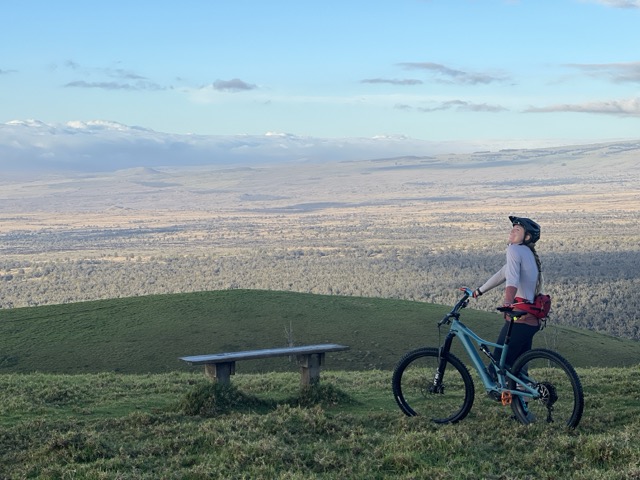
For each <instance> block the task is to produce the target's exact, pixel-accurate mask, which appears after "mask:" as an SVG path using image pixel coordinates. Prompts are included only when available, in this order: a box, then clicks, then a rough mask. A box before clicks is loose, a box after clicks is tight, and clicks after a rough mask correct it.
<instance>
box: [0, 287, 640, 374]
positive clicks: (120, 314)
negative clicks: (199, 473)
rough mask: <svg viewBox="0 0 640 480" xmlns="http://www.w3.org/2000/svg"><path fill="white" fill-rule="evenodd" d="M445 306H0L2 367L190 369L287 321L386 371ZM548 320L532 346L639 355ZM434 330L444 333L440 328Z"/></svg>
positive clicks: (135, 302) (141, 300)
mask: <svg viewBox="0 0 640 480" xmlns="http://www.w3.org/2000/svg"><path fill="white" fill-rule="evenodd" d="M449 309H450V306H443V305H432V304H427V303H420V302H411V301H402V300H390V299H379V298H358V297H340V296H323V295H312V294H300V293H292V292H274V291H254V290H225V291H213V292H199V293H188V294H175V295H157V296H147V297H133V298H124V299H113V300H102V301H93V302H84V303H74V304H65V305H53V306H41V307H29V308H17V309H12V310H0V373H18V372H25V373H26V372H47V373H62V374H69V373H76V374H77V373H99V372H120V373H143V374H144V373H163V372H171V371H194V370H196V368H197V367H191V366H188V365H187V364H185V363H184V362H182V361H180V360H178V357H181V356H186V355H197V354H207V353H217V352H226V351H235V350H247V349H257V348H272V347H279V346H285V345H286V342H287V339H286V335H285V329H289V328H292V330H293V337H294V341H295V343H296V345H304V344H311V343H324V342H329V343H341V344H344V345H348V346H350V349H349V350H347V351H345V352H336V353H329V354H327V359H326V361H327V368H329V369H334V370H350V371H366V370H371V369H380V370H390V369H392V368H393V366H394V365H395V363H396V362H397V361H398V359H399V358H400V357H401V356H402V354H403V353H404V352H406V351H408V350H410V349H413V348H416V347H419V346H423V345H432V346H435V345H437V344H439V341H440V340H439V337H438V330H437V327H436V323H437V321H438V320H440V318H442V316H443V315H444V314H445V313H446V312H447V311H448V310H449ZM462 319H463V321H464V322H465V323H466V324H467V325H469V326H471V327H472V328H474V329H476V330H477V332H478V333H479V334H480V335H481V336H483V337H484V338H486V339H488V340H491V341H493V340H495V338H496V336H497V333H498V331H499V329H500V327H501V325H502V320H501V318H500V317H499V316H498V315H497V314H492V313H487V312H481V311H474V310H471V309H469V310H465V311H463V317H462ZM549 323H550V326H549V327H547V329H546V330H544V331H543V332H541V333H539V334H538V335H537V336H536V345H537V346H541V347H550V348H553V349H555V350H558V351H559V352H560V353H562V354H563V355H565V356H566V357H567V358H568V359H569V360H570V361H571V363H572V364H573V365H574V366H577V367H581V366H582V367H587V366H626V365H635V364H637V363H638V361H639V359H640V342H636V341H633V340H624V339H619V338H614V337H610V336H606V335H601V334H597V333H594V332H590V331H587V330H579V329H575V328H567V327H562V326H558V325H556V324H555V323H554V322H553V321H551V322H549ZM441 333H442V338H444V335H445V334H446V331H445V329H443V331H442V332H441ZM458 353H460V351H459V350H458ZM463 358H465V357H464V356H463ZM292 370H295V366H294V364H292V363H291V362H289V361H288V359H286V358H277V359H269V360H255V361H245V362H239V363H238V364H237V372H238V373H251V372H259V371H263V372H266V371H292Z"/></svg>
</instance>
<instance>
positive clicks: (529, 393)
mask: <svg viewBox="0 0 640 480" xmlns="http://www.w3.org/2000/svg"><path fill="white" fill-rule="evenodd" d="M461 290H463V291H464V295H463V297H462V298H461V299H460V300H459V301H458V303H457V304H456V305H455V306H454V307H453V309H452V310H451V312H449V313H448V314H447V315H445V317H444V318H443V319H442V320H441V321H440V323H438V327H440V326H442V325H443V324H445V323H450V324H451V327H450V329H449V333H448V334H447V337H446V338H445V340H444V342H443V344H442V345H441V346H440V354H441V355H442V354H447V353H449V351H450V349H451V344H452V343H453V340H454V338H456V337H457V338H458V339H459V340H460V343H462V346H463V347H464V349H465V351H466V352H467V355H468V356H469V358H470V360H471V362H472V363H473V366H474V368H475V369H476V371H477V372H478V375H479V376H480V379H481V380H482V383H483V385H484V387H485V390H486V391H487V393H490V392H497V393H498V394H500V395H501V398H502V400H503V403H504V402H505V401H507V400H506V399H510V398H511V397H512V396H518V397H523V398H527V399H536V398H538V397H539V396H540V394H539V393H538V391H537V390H535V389H533V388H531V387H530V386H529V385H527V382H528V381H529V379H528V378H525V379H522V378H518V377H516V376H515V375H513V374H512V373H511V371H509V369H508V368H506V366H505V360H506V358H507V352H508V351H509V338H510V337H511V328H512V327H513V322H514V318H517V316H515V317H514V316H512V317H511V323H510V325H509V330H508V333H507V335H506V338H505V343H504V344H498V343H494V342H489V341H487V340H485V339H483V338H481V337H480V336H478V335H477V334H476V333H475V332H474V331H473V330H471V329H470V328H469V327H467V326H466V325H465V324H464V323H462V322H461V321H460V310H462V309H463V308H465V307H466V306H467V304H468V303H469V302H468V299H469V297H470V296H471V295H472V292H471V290H470V289H466V288H465V289H461ZM474 343H475V345H477V348H476V346H475V345H474ZM489 347H493V348H500V349H501V354H500V360H499V361H498V362H496V361H495V359H494V358H493V356H492V355H491V352H490V351H489ZM478 350H480V351H482V352H483V353H484V354H485V355H487V356H488V357H489V358H490V359H491V363H492V364H493V366H494V368H495V370H496V374H497V377H498V380H497V381H494V380H493V379H492V378H491V377H490V376H489V374H488V372H487V369H486V367H485V365H484V362H483V361H482V358H481V357H480V354H479V353H478ZM446 363H447V362H446V361H445V360H444V359H442V360H440V366H439V367H438V371H437V373H436V376H435V379H434V386H437V383H438V382H439V379H441V378H442V377H443V374H444V368H445V367H446ZM508 379H511V380H513V381H514V382H515V384H516V386H517V387H518V388H517V389H515V390H513V389H510V388H508V386H507V380H508Z"/></svg>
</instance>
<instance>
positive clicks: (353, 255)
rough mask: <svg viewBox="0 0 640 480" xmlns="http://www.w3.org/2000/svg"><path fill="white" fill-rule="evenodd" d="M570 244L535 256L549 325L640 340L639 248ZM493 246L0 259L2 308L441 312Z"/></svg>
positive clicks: (473, 280) (489, 305) (484, 304)
mask: <svg viewBox="0 0 640 480" xmlns="http://www.w3.org/2000/svg"><path fill="white" fill-rule="evenodd" d="M578 243H579V242H578ZM574 246H575V245H572V248H571V249H567V248H563V246H562V245H559V244H555V245H554V244H553V242H551V244H550V245H548V247H551V248H546V251H544V252H543V251H542V249H540V250H541V257H542V261H543V268H544V274H545V278H546V291H547V293H549V294H550V295H551V296H552V297H553V310H552V312H553V313H552V317H551V322H557V323H559V324H563V325H571V326H576V327H580V328H587V329H590V330H595V331H599V332H602V333H607V334H611V335H614V336H618V337H626V338H632V339H636V340H640V322H639V321H638V311H640V297H639V296H638V295H637V292H638V289H639V287H640V279H639V278H638V275H637V268H638V265H640V249H638V248H630V249H626V250H617V251H613V250H608V251H594V249H593V248H592V249H586V250H585V251H579V249H575V248H573V247H574ZM494 247H495V246H494ZM494 247H490V246H489V245H488V244H486V243H485V244H478V245H476V247H475V248H467V249H460V248H456V247H455V246H448V247H446V248H442V249H426V248H417V247H403V248H398V247H394V246H389V245H380V246H375V247H356V246H342V247H332V248H317V247H309V248H305V247H300V248H258V249H255V250H250V249H245V250H242V251H238V252H235V253H226V254H220V253H206V252H198V253H186V254H179V253H176V252H174V253H171V254H167V255H153V256H148V255H147V256H143V255H136V254H135V253H128V254H124V255H123V254H119V253H109V254H103V255H101V256H97V257H94V258H72V257H58V258H50V259H40V260H27V259H26V258H25V257H22V258H20V257H15V256H14V257H7V258H4V259H2V260H0V306H2V307H3V308H15V307H23V306H36V305H45V304H60V303H70V302H80V301H87V300H96V299H105V298H122V297H129V296H138V295H149V294H164V293H179V292H192V291H204V290H221V289H235V288H243V289H244V288H248V289H267V290H284V291H296V292H308V293H316V294H328V295H345V296H365V297H384V298H397V299H407V300H414V301H427V302H433V303H440V304H447V305H448V304H452V303H453V302H454V301H455V300H456V298H457V296H458V294H459V292H458V291H457V288H458V287H460V286H470V287H477V286H478V285H480V284H482V283H483V282H484V280H486V278H488V276H490V275H491V274H493V273H494V272H495V271H496V270H497V269H499V268H500V267H501V265H502V264H503V262H504V251H500V249H496V248H494ZM501 299H502V297H501V293H499V292H498V291H497V290H496V291H495V292H490V293H488V294H487V295H484V296H483V297H481V298H479V299H478V300H477V301H476V303H474V304H473V305H472V307H473V308H479V309H484V310H489V311H491V310H494V309H495V306H496V305H498V304H499V303H500V302H501Z"/></svg>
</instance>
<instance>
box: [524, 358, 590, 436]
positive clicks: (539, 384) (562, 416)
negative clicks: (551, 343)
mask: <svg viewBox="0 0 640 480" xmlns="http://www.w3.org/2000/svg"><path fill="white" fill-rule="evenodd" d="M516 368H517V369H518V371H520V372H527V375H526V377H527V379H528V380H527V383H528V384H529V385H530V386H532V387H533V388H534V389H535V390H537V392H538V395H539V398H537V399H531V400H529V401H528V402H527V401H524V402H523V401H517V402H514V404H513V410H514V412H515V413H516V416H517V417H518V418H519V419H520V421H522V422H523V423H534V422H536V423H540V422H542V423H545V424H546V425H547V427H548V428H557V429H564V428H566V427H571V428H574V427H576V426H577V425H578V422H579V421H580V418H581V416H582V411H583V408H584V397H583V393H582V385H581V384H580V379H579V378H578V376H577V375H576V373H575V371H574V370H573V368H572V367H571V365H570V364H569V363H568V362H567V361H566V360H565V359H564V358H563V357H561V356H560V355H558V354H557V353H555V352H550V351H546V350H537V351H536V350H532V351H530V352H527V353H526V354H524V355H523V356H522V358H521V359H519V360H518V361H517V362H516V365H514V371H515V370H516Z"/></svg>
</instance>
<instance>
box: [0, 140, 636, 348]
mask: <svg viewBox="0 0 640 480" xmlns="http://www.w3.org/2000/svg"><path fill="white" fill-rule="evenodd" d="M639 156H640V142H638V143H629V142H626V143H620V144H600V145H583V146H569V147H559V148H549V149H539V150H508V151H500V152H477V153H475V154H456V155H453V154H452V155H437V156H429V157H398V158H385V159H374V160H371V159H363V160H361V161H350V162H332V161H330V160H328V161H326V162H305V161H303V160H301V161H297V162H295V161H294V162H284V163H274V164H266V163H264V162H263V163H260V164H255V165H252V164H247V165H241V166H238V167H237V168H230V167H228V166H227V167H220V166H218V167H216V166H215V165H212V166H208V167H202V166H200V167H180V166H158V167H156V168H133V169H128V170H119V171H115V172H104V173H77V174H71V173H65V174H46V175H45V174H43V175H33V174H29V175H25V176H21V175H20V174H18V173H16V174H12V175H10V176H7V177H4V178H3V179H2V180H0V187H1V191H0V200H1V202H0V253H1V254H2V257H1V260H0V280H1V281H0V305H2V306H3V307H4V308H8V307H19V306H26V305H44V304H56V303H68V302H75V301H84V300H95V299H100V298H112V297H126V296H136V295H142V294H157V293H175V292H185V291H199V290H216V289H228V288H257V289H271V290H290V291H300V292H309V293H320V294H340V295H358V296H372V297H390V298H402V299H410V300H418V301H430V302H436V303H445V304H447V303H450V302H451V300H452V299H453V298H454V297H455V295H456V293H455V288H456V287H457V286H460V285H470V286H472V287H474V286H477V285H479V284H480V283H482V282H483V281H484V280H485V279H486V277H487V275H489V274H491V273H493V271H495V270H497V269H498V268H499V267H500V266H501V262H502V261H503V260H504V257H503V255H504V247H505V242H506V235H507V232H508V229H509V223H508V219H507V216H508V215H514V214H515V215H522V216H529V217H532V218H534V219H535V220H537V221H538V222H539V223H540V224H541V225H542V232H543V233H542V239H541V241H540V242H539V245H538V249H539V252H540V255H541V257H542V259H543V262H544V264H545V277H546V282H547V288H548V290H549V291H550V293H552V295H553V296H554V298H555V299H556V301H555V309H554V310H555V313H556V317H555V318H556V320H557V321H558V322H560V323H566V324H569V325H573V326H579V327H586V328H591V329H595V330H599V331H603V332H608V333H611V334H613V335H619V336H624V337H629V338H635V339H639V338H640V331H639V327H638V323H639V322H638V313H637V312H638V310H639V307H640V305H639V304H638V300H637V294H636V292H637V290H638V287H639V286H640V285H639V280H638V275H637V270H638V267H639V266H640V229H639V228H638V223H639V221H640V218H639V217H640V193H639V192H640V162H639V161H638V157H639ZM176 163H179V162H178V161H176ZM88 265H91V269H88V268H87V266H88ZM123 269H124V270H126V271H127V272H128V273H127V275H129V276H130V277H131V278H129V279H124V275H125V274H124V273H123V271H122V270H123ZM89 270H90V272H89V273H87V271H89ZM84 275H86V277H83V276H84ZM141 277H144V278H146V279H147V281H144V280H142V279H141ZM151 277H153V281H148V280H149V278H151ZM116 279H117V281H116ZM486 297H488V298H483V299H482V301H480V302H478V304H477V305H478V308H483V309H487V310H490V309H493V307H494V306H495V304H496V303H498V302H499V301H500V296H499V294H497V293H496V294H492V295H487V296H486ZM610 317H611V318H610Z"/></svg>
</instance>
